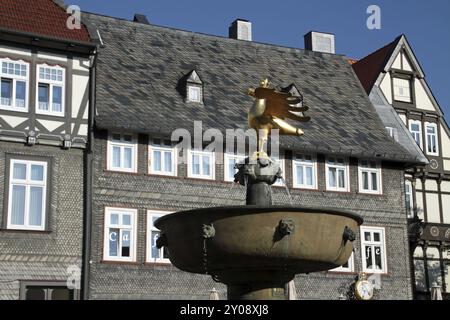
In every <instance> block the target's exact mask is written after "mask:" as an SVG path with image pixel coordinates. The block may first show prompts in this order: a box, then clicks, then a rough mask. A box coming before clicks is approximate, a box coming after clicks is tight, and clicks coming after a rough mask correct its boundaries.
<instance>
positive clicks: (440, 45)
mask: <svg viewBox="0 0 450 320" xmlns="http://www.w3.org/2000/svg"><path fill="white" fill-rule="evenodd" d="M65 2H66V4H67V5H69V4H77V5H79V6H80V7H81V9H82V10H83V11H90V12H95V13H100V14H105V15H110V16H115V17H121V18H125V19H132V17H133V16H134V13H142V14H145V15H147V17H148V19H149V20H150V23H152V24H156V25H162V26H168V27H174V28H179V29H185V30H190V31H196V32H202V33H208V34H213V35H219V36H228V26H229V24H230V23H231V22H232V21H233V20H235V19H236V18H243V19H247V20H250V21H251V22H252V23H253V40H254V41H258V42H265V43H272V44H278V45H283V46H289V47H298V48H303V47H304V45H303V35H304V34H305V33H306V32H308V31H310V30H316V31H324V32H331V33H334V34H335V35H336V51H337V53H341V54H345V55H347V56H349V57H353V58H361V57H364V56H366V55H367V54H369V53H370V52H372V51H375V50H376V49H378V48H380V47H382V46H384V45H385V44H387V43H389V42H391V41H392V40H393V39H395V37H397V36H398V35H400V34H402V33H404V34H406V36H407V37H408V40H409V42H410V44H411V45H412V47H413V50H414V52H415V54H416V56H417V58H418V59H419V61H420V63H421V65H422V67H423V69H424V71H425V74H426V79H427V81H428V84H429V85H430V87H431V89H432V91H433V93H434V95H435V96H436V98H437V100H438V102H439V104H440V106H441V108H442V109H443V111H444V113H445V116H446V119H447V122H448V123H450V121H449V120H450V88H449V79H450V59H449V58H450V57H449V53H450V35H449V31H450V1H448V0H427V1H411V0H395V1H392V0H391V1H387V0H386V1H375V0H371V1H367V0H339V1H335V0H308V1H301V0H297V1H295V0H287V1H282V0H280V1H273V0H272V1H268V0H259V1H244V0H239V1H238V0H226V1H215V0H189V1H181V0H178V1H175V0H151V1H149V0H127V1H124V0H108V1H106V0H66V1H65ZM372 4H376V5H378V6H379V7H380V8H381V30H369V29H368V28H367V27H366V20H367V18H368V16H369V15H368V14H367V13H366V10H367V7H368V6H369V5H372Z"/></svg>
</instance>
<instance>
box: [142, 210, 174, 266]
mask: <svg viewBox="0 0 450 320" xmlns="http://www.w3.org/2000/svg"><path fill="white" fill-rule="evenodd" d="M169 213H170V212H165V211H151V210H149V211H147V253H146V257H147V262H159V263H170V260H169V252H168V251H167V248H166V247H162V248H159V249H158V247H157V246H156V240H158V238H159V235H160V233H161V232H160V231H159V230H158V229H156V227H155V225H154V223H155V221H156V220H157V219H158V218H160V217H162V216H163V215H166V214H169Z"/></svg>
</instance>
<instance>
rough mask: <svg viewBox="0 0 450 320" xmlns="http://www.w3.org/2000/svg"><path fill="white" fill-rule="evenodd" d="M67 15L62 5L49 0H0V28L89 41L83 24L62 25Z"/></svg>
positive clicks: (76, 40) (61, 38)
mask: <svg viewBox="0 0 450 320" xmlns="http://www.w3.org/2000/svg"><path fill="white" fill-rule="evenodd" d="M68 17H69V15H68V14H67V13H66V11H65V10H64V8H62V7H61V6H60V5H58V4H56V3H55V2H53V1H52V0H32V1H30V0H0V29H5V30H11V31H21V32H26V33H31V34H34V35H41V36H46V37H50V38H55V39H60V40H70V41H75V42H89V41H90V37H89V32H88V30H87V28H86V26H84V25H83V24H81V29H73V30H70V29H69V28H67V26H66V21H67V18H68Z"/></svg>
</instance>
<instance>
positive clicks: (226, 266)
mask: <svg viewBox="0 0 450 320" xmlns="http://www.w3.org/2000/svg"><path fill="white" fill-rule="evenodd" d="M362 222H363V219H362V218H361V217H360V216H358V215H356V214H354V213H350V212H345V211H342V210H336V209H324V208H321V209H316V208H301V207H300V208H295V207H277V206H271V207H258V206H235V207H218V208H203V209H195V210H189V211H182V212H177V213H173V214H169V215H166V216H163V217H161V218H159V219H158V220H157V221H156V222H155V226H156V227H157V228H158V229H160V230H161V231H162V237H161V240H160V242H161V244H163V245H165V246H166V247H167V249H168V251H169V256H170V261H171V262H172V263H173V264H174V265H175V266H176V267H177V268H179V269H181V270H183V271H187V272H193V273H200V274H210V275H212V276H213V277H215V278H217V279H216V280H219V281H221V282H224V283H226V284H230V283H239V282H246V281H248V280H249V279H248V277H256V278H258V277H261V278H262V279H263V278H267V276H268V275H269V276H270V274H271V273H273V274H275V273H277V274H278V273H283V274H285V275H286V279H285V280H289V278H292V277H293V276H294V275H295V274H299V273H309V272H316V271H324V270H330V269H333V268H336V267H339V266H341V265H343V264H344V263H346V262H347V261H348V259H349V257H350V255H351V253H352V250H353V244H352V242H353V241H354V236H355V234H356V231H357V229H358V226H359V225H361V224H362ZM254 280H257V279H253V280H252V281H254Z"/></svg>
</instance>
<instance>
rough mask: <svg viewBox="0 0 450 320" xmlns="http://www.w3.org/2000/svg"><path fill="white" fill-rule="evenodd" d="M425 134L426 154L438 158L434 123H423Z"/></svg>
mask: <svg viewBox="0 0 450 320" xmlns="http://www.w3.org/2000/svg"><path fill="white" fill-rule="evenodd" d="M425 133H426V140H425V141H426V147H427V149H426V150H427V154H429V155H433V156H439V149H438V139H437V125H436V123H429V122H426V123H425Z"/></svg>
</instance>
